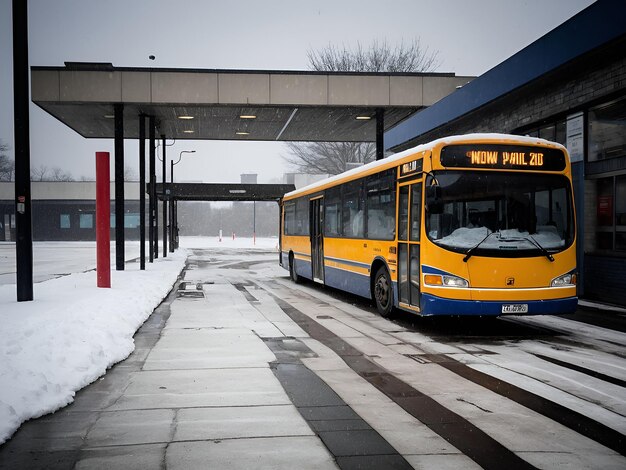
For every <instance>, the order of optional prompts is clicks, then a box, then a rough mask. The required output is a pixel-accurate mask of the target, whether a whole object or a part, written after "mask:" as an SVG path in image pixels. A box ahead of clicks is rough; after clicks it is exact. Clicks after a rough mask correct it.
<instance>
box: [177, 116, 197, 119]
mask: <svg viewBox="0 0 626 470" xmlns="http://www.w3.org/2000/svg"><path fill="white" fill-rule="evenodd" d="M193 118H194V116H178V119H193Z"/></svg>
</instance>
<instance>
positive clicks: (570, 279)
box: [550, 273, 576, 287]
mask: <svg viewBox="0 0 626 470" xmlns="http://www.w3.org/2000/svg"><path fill="white" fill-rule="evenodd" d="M575 285H576V273H567V274H563V275H562V276H559V277H555V278H554V279H552V282H551V283H550V286H551V287H566V286H575Z"/></svg>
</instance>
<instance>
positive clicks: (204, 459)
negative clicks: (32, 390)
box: [0, 250, 624, 470]
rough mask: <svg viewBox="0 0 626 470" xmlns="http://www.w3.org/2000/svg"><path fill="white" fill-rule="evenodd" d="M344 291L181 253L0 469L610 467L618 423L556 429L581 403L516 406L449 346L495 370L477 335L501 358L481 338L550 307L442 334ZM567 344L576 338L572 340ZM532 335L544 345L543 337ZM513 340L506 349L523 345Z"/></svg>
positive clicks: (229, 257)
mask: <svg viewBox="0 0 626 470" xmlns="http://www.w3.org/2000/svg"><path fill="white" fill-rule="evenodd" d="M350 301H351V300H350V298H348V302H344V301H339V300H334V298H333V297H332V296H329V295H327V293H324V291H323V290H321V289H316V288H311V286H308V287H307V286H304V287H302V286H300V287H298V288H296V285H295V284H293V283H291V281H289V280H288V279H287V273H286V271H283V270H281V269H280V268H277V266H276V256H275V253H273V252H268V251H264V252H263V251H259V252H254V251H250V252H246V253H240V252H237V251H235V250H233V251H232V252H228V250H222V252H220V253H219V254H215V253H214V252H211V251H210V250H193V251H192V255H191V256H190V258H189V260H188V266H187V269H186V271H185V273H184V279H182V280H181V282H179V283H178V284H177V285H176V288H175V289H174V290H173V291H172V292H171V293H170V295H169V296H168V297H167V299H166V300H165V301H164V302H163V303H162V304H161V305H160V306H159V307H158V308H157V310H155V312H154V313H153V314H152V316H151V317H150V318H149V319H148V320H147V321H146V323H145V324H144V325H143V326H142V327H141V328H140V329H139V330H138V332H137V334H136V335H135V344H136V349H135V351H134V352H133V353H132V354H131V355H130V356H129V357H128V358H127V359H126V360H125V361H123V362H120V363H119V364H117V365H116V366H114V367H113V368H112V369H111V370H109V371H108V372H107V374H106V375H105V376H103V377H101V378H100V379H99V380H97V381H96V382H95V383H93V384H91V385H89V386H88V387H86V388H85V389H83V390H81V391H80V392H79V393H78V394H77V395H76V399H75V401H74V403H72V404H71V405H69V406H67V407H66V408H63V409H62V410H59V411H58V412H56V413H54V414H51V415H46V416H43V417H41V418H39V419H35V420H31V421H29V422H27V423H24V425H23V426H22V427H21V428H20V429H19V430H18V432H17V433H16V434H15V435H14V436H13V438H11V439H10V440H9V441H8V442H7V443H6V444H4V445H2V446H0V468H3V469H4V468H6V469H15V468H17V469H21V468H27V469H28V470H38V469H107V470H110V469H117V468H120V469H121V468H123V469H168V470H178V469H192V470H193V469H244V468H245V469H250V468H272V469H295V468H297V469H316V470H317V469H336V468H341V469H357V468H359V469H387V468H390V469H409V468H427V469H464V470H465V469H476V468H481V467H483V468H505V467H511V468H554V467H557V466H564V467H569V468H620V466H621V465H622V464H623V462H624V459H623V458H622V456H621V455H618V454H617V453H616V452H615V451H612V450H610V449H617V450H618V449H619V448H620V446H621V442H622V441H621V439H622V436H623V434H620V433H619V432H616V431H614V429H617V430H618V431H619V430H621V425H620V422H619V421H615V419H616V418H615V416H614V415H613V414H611V413H608V411H607V410H606V409H603V410H601V411H602V413H604V414H602V415H600V414H599V415H598V417H597V419H598V420H600V421H603V422H605V423H606V425H605V427H604V428H600V431H601V434H602V433H604V435H599V436H597V435H595V434H593V432H594V431H593V429H592V431H590V432H588V433H587V434H586V435H582V434H580V433H581V430H580V429H579V427H580V426H578V427H576V426H574V427H571V426H569V427H568V423H567V422H566V421H563V420H561V419H560V418H561V417H560V416H559V414H558V413H565V414H566V415H567V417H568V419H569V418H572V417H573V418H572V419H575V420H578V421H576V423H581V422H583V423H584V424H585V426H583V427H590V425H598V422H595V421H590V420H589V419H587V421H581V420H583V419H584V418H585V416H583V415H582V414H579V415H573V414H569V412H567V410H563V411H559V412H558V413H556V414H552V415H550V416H549V417H547V415H546V416H544V415H543V413H544V412H545V411H542V410H545V409H547V408H549V407H547V406H546V405H545V404H546V403H547V402H545V401H542V400H543V399H542V398H541V397H540V396H538V395H532V397H531V400H530V402H531V403H530V404H528V403H526V402H524V403H525V404H523V405H522V404H521V403H522V402H523V399H524V397H525V396H524V395H523V394H522V392H523V391H522V390H521V389H519V388H518V389H515V390H514V392H515V393H511V395H512V396H513V395H515V397H519V398H515V399H510V397H506V398H505V397H503V396H502V394H499V393H498V390H499V389H502V388H503V386H504V385H506V384H504V383H499V384H498V387H496V388H495V389H494V390H493V391H492V390H491V389H489V383H482V382H480V380H482V379H481V377H476V372H473V374H474V375H473V376H470V375H468V371H469V370H470V369H469V368H468V367H467V365H466V364H465V363H461V362H460V361H457V360H456V359H455V358H462V359H463V360H464V361H465V362H475V363H476V364H477V366H480V367H483V368H489V369H485V370H490V371H492V372H493V370H492V369H493V366H492V365H490V364H491V363H487V362H486V361H485V360H484V358H491V359H490V360H493V359H494V358H495V357H496V356H494V353H493V352H491V351H488V350H487V348H491V349H493V350H495V351H501V352H500V356H501V357H503V358H506V357H508V356H507V355H506V354H508V353H509V351H510V346H506V347H503V348H499V347H498V345H499V344H500V343H499V342H497V343H496V342H495V341H496V340H495V339H494V338H499V337H500V336H504V337H505V338H507V337H508V338H513V340H514V342H515V343H517V342H518V341H519V339H520V338H524V337H527V338H530V339H534V338H537V339H541V340H545V339H546V332H547V330H546V329H545V327H546V326H547V325H550V322H558V326H559V328H562V321H561V320H558V319H556V320H551V319H548V320H545V321H544V320H541V319H540V320H537V321H540V322H541V325H542V326H541V327H540V328H538V329H535V328H534V327H532V324H533V322H535V320H530V321H529V323H528V324H526V323H524V324H518V323H515V322H513V323H511V322H499V323H498V324H496V325H495V326H494V325H491V327H492V328H493V333H490V334H489V335H488V336H486V337H485V340H486V341H487V342H485V341H481V339H480V336H479V337H477V338H474V339H472V338H471V337H466V336H463V338H464V340H463V341H459V338H456V337H454V335H453V337H452V338H451V341H449V339H450V338H447V335H448V334H449V332H448V329H445V330H444V331H445V335H444V336H441V335H439V337H438V338H435V337H431V336H429V334H428V332H429V330H428V323H427V322H423V323H422V324H421V327H420V328H413V327H411V326H410V325H409V324H406V323H402V322H389V321H387V320H385V319H382V318H380V317H379V316H377V315H376V314H375V313H374V312H373V311H369V310H368V308H367V307H366V308H362V307H363V306H355V305H351V304H350ZM571 323H572V324H576V325H578V323H577V322H571ZM403 325H404V326H403ZM464 325H467V323H464ZM575 328H578V326H576V327H575ZM420 329H421V330H423V332H420ZM452 331H453V332H454V331H455V330H452ZM594 331H596V330H594ZM598 331H601V330H598ZM602 331H603V330H602ZM432 332H433V331H430V333H432ZM435 332H436V331H435ZM559 334H560V335H563V334H565V333H559ZM594 334H595V336H594V342H595V343H597V340H598V338H600V336H598V335H599V333H597V332H596V333H594ZM603 334H605V335H609V336H607V341H609V342H608V343H607V346H606V347H605V346H600V345H597V344H596V346H595V347H596V348H600V349H602V348H604V349H606V348H609V349H611V348H612V349H615V348H616V346H615V344H617V343H616V341H615V339H614V336H615V337H617V338H621V336H619V334H618V333H603ZM494 335H495V336H494ZM435 336H437V335H435ZM470 336H471V335H470ZM558 338H559V337H557V339H558ZM476 339H478V342H477V343H476V344H475V345H474V344H473V343H472V341H474V340H476ZM559 341H562V339H559ZM490 344H491V346H490ZM506 344H509V343H506ZM574 344H579V343H578V340H576V342H575V343H572V344H571V345H570V346H569V347H570V349H572V348H573V345H574ZM533 347H535V348H541V354H544V355H545V354H551V352H550V351H552V350H553V348H552V347H550V346H549V345H547V346H545V348H544V347H542V346H541V344H540V343H534V342H533ZM609 349H607V351H609ZM612 349H611V350H612ZM516 351H517V353H516V355H515V356H514V359H515V360H516V361H517V357H528V356H527V355H524V354H525V353H524V352H523V351H522V350H521V349H520V350H516ZM620 351H621V349H620ZM472 353H475V354H476V355H475V356H473V355H471V354H472ZM572 353H575V350H573V351H572V352H570V354H572ZM603 357H604V358H605V359H606V358H607V357H608V356H606V355H605V356H603ZM477 361H478V362H477ZM605 362H606V361H605ZM609 366H610V364H609ZM507 367H509V366H507ZM494 370H495V369H494ZM534 373H535V372H534ZM524 380H526V379H524ZM550 380H553V376H551V377H550ZM516 383H518V384H520V385H524V382H516ZM567 383H568V384H570V383H573V382H570V381H568V382H567ZM620 383H621V382H620ZM606 390H609V388H607V389H606ZM507 393H508V392H507ZM537 393H539V392H537ZM572 393H579V392H578V391H577V390H572ZM587 393H588V392H587ZM529 396H530V395H529ZM592 398H594V399H595V396H594V397H592ZM516 400H517V401H516ZM535 404H536V406H535ZM594 406H595V405H594ZM607 407H608V408H611V407H613V408H616V409H621V408H619V404H617V405H616V404H611V403H609V404H608V405H607ZM607 425H608V426H611V427H612V428H614V429H613V430H612V429H608V427H607ZM605 428H606V429H605ZM609 431H613V434H611V432H609ZM555 436H556V437H557V438H555ZM607 446H608V447H607ZM618 451H619V450H618Z"/></svg>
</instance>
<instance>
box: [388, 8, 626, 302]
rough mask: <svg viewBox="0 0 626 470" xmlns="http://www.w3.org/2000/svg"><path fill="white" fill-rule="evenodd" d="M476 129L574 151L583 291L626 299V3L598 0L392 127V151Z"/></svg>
mask: <svg viewBox="0 0 626 470" xmlns="http://www.w3.org/2000/svg"><path fill="white" fill-rule="evenodd" d="M473 132H497V133H508V134H519V135H528V136H536V137H540V138H544V139H548V140H552V141H556V142H559V143H561V144H563V145H565V146H566V147H567V148H568V151H569V153H570V156H571V159H572V170H573V176H574V194H575V200H576V212H577V219H578V237H577V240H578V268H579V276H580V277H579V295H580V296H582V297H586V298H590V299H598V300H602V301H606V302H611V303H616V304H621V305H626V3H624V2H623V0H599V1H598V2H596V3H594V4H592V5H591V6H589V7H588V8H586V9H585V10H583V11H581V12H580V13H579V14H578V15H576V16H574V17H572V18H571V19H570V20H568V21H567V22H565V23H563V24H562V25H560V26H559V27H557V28H556V29H554V30H553V31H551V32H549V33H548V34H546V35H545V36H543V37H542V38H540V39H538V40H537V41H535V42H534V43H532V44H531V45H529V46H528V47H526V48H525V49H523V50H521V51H520V52H518V53H517V54H515V55H513V56H512V57H510V58H509V59H507V60H506V61H504V62H502V63H501V64H499V65H498V66H496V67H494V68H493V69H491V70H489V71H488V72H486V73H485V74H483V75H482V76H480V77H478V78H476V79H475V80H473V81H472V82H470V83H468V84H467V85H465V86H463V87H462V88H461V89H459V90H457V91H456V92H454V93H452V94H451V95H449V96H447V97H445V98H443V99H442V100H440V101H439V102H437V103H435V104H434V105H433V106H431V107H429V108H428V109H425V110H423V111H422V112H420V113H417V114H414V115H412V116H411V117H409V118H408V119H406V120H405V121H403V122H402V123H400V124H399V125H397V126H395V127H394V128H393V129H391V130H389V131H387V133H386V134H385V148H386V149H387V150H392V151H400V150H403V149H406V148H409V147H412V146H414V145H417V144H420V143H424V142H429V141H432V140H434V139H437V138H440V137H445V136H449V135H456V134H466V133H473Z"/></svg>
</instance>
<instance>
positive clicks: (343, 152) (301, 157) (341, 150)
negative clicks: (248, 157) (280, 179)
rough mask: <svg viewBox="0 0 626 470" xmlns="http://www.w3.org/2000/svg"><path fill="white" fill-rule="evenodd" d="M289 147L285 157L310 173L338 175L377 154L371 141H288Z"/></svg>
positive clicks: (295, 165)
mask: <svg viewBox="0 0 626 470" xmlns="http://www.w3.org/2000/svg"><path fill="white" fill-rule="evenodd" d="M287 148H288V149H289V152H290V154H289V155H285V156H283V159H284V160H285V161H286V162H287V163H288V164H290V165H291V166H292V167H293V168H294V169H295V170H296V171H298V172H301V173H310V174H331V175H336V174H338V173H342V172H344V171H346V170H349V169H350V168H352V167H353V166H355V165H359V164H365V163H369V162H371V161H373V160H374V158H375V154H376V146H375V145H374V144H373V143H371V142H309V143H300V142H288V143H287ZM351 164H352V165H351Z"/></svg>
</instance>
